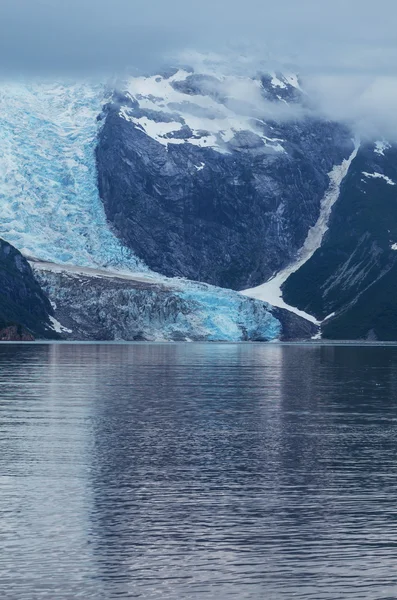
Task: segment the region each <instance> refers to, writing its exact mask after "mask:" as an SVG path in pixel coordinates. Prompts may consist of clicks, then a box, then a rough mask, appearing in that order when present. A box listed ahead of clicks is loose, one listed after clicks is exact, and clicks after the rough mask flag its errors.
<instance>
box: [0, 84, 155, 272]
mask: <svg viewBox="0 0 397 600" xmlns="http://www.w3.org/2000/svg"><path fill="white" fill-rule="evenodd" d="M105 99H106V87H105V86H104V85H102V84H99V83H75V82H73V83H54V82H37V81H36V82H29V83H26V82H2V83H1V85H0V237H1V238H3V239H5V240H6V241H7V242H9V243H11V244H13V245H14V246H15V247H17V248H18V249H19V250H20V251H21V252H22V253H23V254H24V255H26V256H31V257H35V258H39V259H42V260H49V261H53V262H58V263H63V264H67V263H69V264H78V265H86V266H92V267H95V266H102V267H106V266H109V267H119V268H126V269H133V270H137V269H138V270H145V266H144V265H143V263H142V262H141V261H139V260H138V259H137V258H136V257H135V256H134V254H133V252H132V251H131V250H129V249H127V248H126V247H124V246H123V245H122V244H121V242H120V241H119V240H118V239H117V237H116V236H115V235H114V234H113V233H112V231H111V230H110V228H109V224H108V222H107V221H106V217H105V212H104V208H103V204H102V201H101V199H100V197H99V193H98V186H97V174H96V163H95V146H96V142H97V135H98V128H99V126H100V123H99V121H98V115H99V114H100V112H101V110H102V107H103V104H104V102H105Z"/></svg>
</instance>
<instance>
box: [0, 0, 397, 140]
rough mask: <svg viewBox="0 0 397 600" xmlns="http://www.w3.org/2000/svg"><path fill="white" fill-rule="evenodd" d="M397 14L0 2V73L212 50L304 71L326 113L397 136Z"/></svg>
mask: <svg viewBox="0 0 397 600" xmlns="http://www.w3.org/2000/svg"><path fill="white" fill-rule="evenodd" d="M396 18H397V5H396V3H395V0H378V1H377V2H376V3H374V2H373V1H372V0H349V2H346V1H342V0H332V1H329V0H300V1H299V2H298V1H297V0H277V2H276V1H270V0H244V2H243V1H236V0H200V2H198V1H195V0H193V1H191V2H186V1H183V0H146V1H143V0H112V1H111V2H109V1H108V0H107V1H106V2H105V1H104V0H95V1H94V0H69V1H68V2H65V1H64V0H2V2H1V3H0V74H1V75H3V76H11V77H19V76H21V75H24V76H36V75H39V76H42V75H47V76H51V77H60V76H66V75H67V76H70V75H72V76H87V75H92V74H98V73H101V74H106V75H108V74H110V73H112V74H115V73H117V74H120V73H124V72H125V71H126V70H131V69H133V70H134V72H146V71H151V70H155V69H157V68H160V66H162V65H164V64H170V63H175V62H178V61H183V60H185V59H189V58H190V59H191V58H192V57H194V52H196V53H197V56H202V55H203V53H205V54H206V55H207V56H222V57H223V59H222V61H221V62H223V64H224V68H225V69H226V70H230V71H235V72H236V73H240V74H243V73H244V74H246V75H251V74H253V73H255V72H256V71H258V70H267V69H273V70H288V71H293V72H297V73H299V75H300V77H301V79H302V81H304V82H305V85H306V87H307V90H308V92H309V94H311V95H312V96H313V99H314V101H315V103H316V105H317V107H318V110H319V111H320V112H321V113H322V114H324V115H326V116H327V117H328V118H332V119H334V118H335V119H338V120H344V121H346V122H349V123H351V124H352V126H353V127H354V129H355V130H356V131H357V133H358V134H360V135H363V136H366V137H374V136H375V137H379V136H384V137H390V136H392V137H393V138H394V139H396V140H397V118H396V117H395V116H394V108H393V107H394V106H395V105H396V100H397V38H396V35H395V22H396ZM236 57H238V59H236Z"/></svg>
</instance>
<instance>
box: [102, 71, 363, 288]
mask: <svg viewBox="0 0 397 600" xmlns="http://www.w3.org/2000/svg"><path fill="white" fill-rule="evenodd" d="M281 83H282V86H283V87H276V88H275V87H274V86H272V85H271V78H270V79H269V78H266V77H263V78H262V80H261V83H260V85H261V86H262V88H261V90H262V92H261V93H262V95H263V99H264V101H266V102H268V103H270V102H271V103H273V104H274V106H275V107H276V108H277V110H280V106H281V107H282V106H286V104H285V103H286V102H287V101H290V102H293V103H298V102H299V100H300V92H299V91H298V90H297V89H296V88H293V86H291V85H289V84H288V83H286V82H285V83H283V82H281ZM172 87H173V89H176V91H177V93H178V94H179V96H178V102H177V103H175V102H171V103H168V104H167V103H166V102H165V101H164V99H161V98H160V99H159V98H156V97H153V96H146V101H147V102H150V105H151V106H153V105H156V103H157V105H158V110H154V109H153V108H151V109H150V110H149V109H148V108H147V107H146V108H145V104H144V102H142V99H141V97H140V96H139V95H136V96H134V97H132V96H131V95H129V94H126V95H124V96H122V95H120V94H118V95H117V96H115V98H114V101H113V102H112V103H110V104H109V105H108V106H107V107H106V110H105V113H104V119H103V127H102V129H101V132H100V136H99V141H98V147H97V167H98V182H99V190H100V195H101V197H102V199H103V202H104V206H105V210H106V215H107V218H108V219H109V221H110V223H111V224H112V226H113V227H114V230H115V232H116V233H117V234H118V236H119V237H120V238H121V239H122V241H123V242H124V243H125V244H126V245H127V246H129V247H130V248H131V249H132V250H133V251H134V252H135V253H136V254H137V256H139V257H140V258H141V259H143V260H144V261H145V263H146V264H147V265H148V266H149V267H150V268H151V269H153V270H155V271H158V272H160V273H163V274H165V275H168V276H183V277H187V278H188V279H192V280H197V281H204V282H208V283H211V284H214V285H218V286H222V287H228V288H232V289H235V290H239V289H240V290H241V289H246V288H250V287H254V286H255V285H258V284H260V283H263V282H264V281H266V280H267V279H268V278H269V277H270V276H271V275H272V274H273V273H274V272H275V271H277V270H279V269H281V268H282V267H283V266H285V265H286V264H288V263H289V262H290V261H291V260H292V259H293V257H294V255H295V254H296V252H297V250H298V249H299V248H300V247H301V246H302V244H303V242H304V240H305V238H306V235H307V232H308V229H309V228H310V227H311V226H312V225H314V223H315V222H316V220H317V218H318V216H319V211H320V203H321V200H322V198H323V196H324V193H325V191H326V189H327V187H328V184H329V179H328V172H329V171H330V170H331V169H332V167H333V166H334V165H335V164H339V163H341V162H342V160H343V159H344V158H346V157H348V156H349V155H350V154H351V151H352V148H353V144H352V141H351V139H350V134H349V132H348V131H347V130H346V129H345V128H344V127H342V126H340V125H338V124H335V123H330V122H326V121H319V120H315V119H312V118H309V117H306V118H303V119H300V120H299V121H295V122H291V121H289V122H288V123H286V122H282V121H279V122H276V121H275V120H273V121H267V122H264V121H263V120H261V119H259V116H258V114H257V111H256V113H255V111H254V110H253V109H252V107H251V108H250V110H251V111H252V119H253V121H255V127H254V128H253V129H251V130H244V128H243V129H241V130H240V131H237V132H235V133H234V135H232V136H231V138H230V139H228V140H227V141H225V136H223V138H222V135H221V134H222V132H221V133H220V134H219V135H218V134H217V141H218V143H219V148H218V149H214V148H213V147H204V146H205V141H206V136H207V137H208V136H209V132H208V131H205V127H209V124H212V123H214V122H216V120H217V119H219V115H217V114H215V113H216V112H217V111H218V112H219V111H222V110H223V111H224V112H225V110H227V111H229V112H230V111H231V110H232V108H235V107H233V106H232V104H231V101H230V99H228V101H227V102H228V104H227V107H226V108H225V102H226V100H225V95H224V89H223V87H222V85H220V83H219V82H217V81H214V78H208V77H204V76H200V75H195V74H191V75H189V76H188V77H186V78H185V79H183V80H182V81H180V80H177V81H175V82H173V83H172ZM200 94H201V96H199V95H200ZM181 97H182V100H183V98H185V101H182V100H181ZM198 97H200V98H202V97H204V98H206V99H209V101H211V102H212V105H210V107H209V108H208V107H207V105H205V106H206V108H205V111H207V112H206V113H205V111H204V113H205V114H204V113H203V112H201V113H200V111H203V110H204V109H203V106H201V105H200V106H199V100H198ZM170 104H171V106H170ZM241 105H242V102H241V101H239V110H240V112H241V111H245V112H244V114H245V115H246V114H248V113H249V109H248V108H247V107H243V108H242V106H241ZM165 108H167V111H168V112H167V115H165V116H164V114H163V113H164V111H165ZM235 110H237V108H235ZM193 113H195V114H194V115H193V117H192V114H193ZM228 114H229V113H228ZM233 114H234V113H233ZM126 115H127V116H126ZM170 115H172V117H171V116H170ZM187 115H188V116H187ZM190 117H191V118H193V119H194V121H189V118H190ZM170 119H171V121H174V122H175V123H176V127H177V126H178V127H177V129H176V131H174V132H169V131H168V130H167V131H168V133H165V134H164V136H163V139H164V140H166V139H174V140H178V141H179V142H181V143H169V144H168V146H167V145H166V144H164V143H160V142H159V141H158V139H155V138H153V137H151V136H150V135H148V134H147V131H146V130H145V129H144V126H143V125H142V123H151V124H158V122H161V123H165V124H166V125H169V121H170ZM145 120H146V121H145ZM197 120H198V121H199V122H201V121H200V120H202V122H203V129H202V130H201V129H197V128H196V130H193V129H192V127H191V126H189V125H188V123H191V122H196V123H197ZM253 121H252V122H253ZM247 123H248V125H247V127H249V126H250V125H249V123H250V121H247ZM212 135H213V134H212ZM184 136H185V138H186V139H183V137H184ZM203 140H204V141H203ZM280 145H281V146H282V147H281V148H280Z"/></svg>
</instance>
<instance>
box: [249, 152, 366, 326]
mask: <svg viewBox="0 0 397 600" xmlns="http://www.w3.org/2000/svg"><path fill="white" fill-rule="evenodd" d="M358 148H359V144H358V142H356V143H355V147H354V150H353V152H352V154H351V156H350V157H349V158H348V159H346V160H344V161H343V162H342V164H341V165H336V166H335V167H334V168H333V169H332V171H331V172H330V173H329V178H330V185H329V188H328V190H327V192H326V194H325V196H324V198H323V200H322V203H321V211H320V216H319V218H318V220H317V223H316V224H315V225H314V226H313V227H311V228H310V230H309V233H308V235H307V238H306V241H305V243H304V244H303V246H302V248H301V249H300V250H299V252H298V254H297V258H296V260H295V262H293V263H292V264H291V265H289V266H288V267H286V268H285V269H283V270H282V271H280V272H279V273H277V274H276V275H275V276H274V277H272V278H271V279H269V281H267V282H266V283H264V284H262V285H259V286H258V287H256V288H251V289H249V290H244V291H242V292H241V293H242V294H244V295H245V296H249V297H250V298H256V299H257V300H263V301H264V302H268V303H269V304H272V305H273V306H277V307H279V308H284V309H286V310H289V311H291V312H293V313H295V314H296V315H298V316H300V317H303V318H304V319H307V320H308V321H311V322H312V323H315V324H316V325H320V321H318V320H317V319H316V318H315V317H314V316H313V315H309V314H308V313H306V312H304V311H302V310H299V309H298V308H296V307H294V306H290V305H289V304H286V302H284V300H283V295H282V291H281V287H282V285H283V284H284V283H285V282H286V281H287V279H288V277H289V276H290V275H292V273H295V272H296V271H298V269H300V268H301V267H302V266H303V265H304V264H305V263H306V262H307V261H308V260H309V259H310V258H311V257H312V256H313V254H314V253H315V251H316V250H317V249H318V248H320V246H321V243H322V240H323V237H324V235H325V233H326V231H327V230H328V221H329V217H330V215H331V211H332V207H333V205H334V204H335V202H336V200H337V199H338V198H339V194H340V186H341V183H342V181H343V180H344V178H345V177H346V175H347V172H348V170H349V168H350V165H351V164H352V162H353V160H354V159H355V158H356V156H357V152H358Z"/></svg>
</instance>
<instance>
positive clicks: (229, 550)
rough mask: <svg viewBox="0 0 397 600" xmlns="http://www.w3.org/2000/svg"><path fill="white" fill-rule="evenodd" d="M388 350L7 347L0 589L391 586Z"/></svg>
mask: <svg viewBox="0 0 397 600" xmlns="http://www.w3.org/2000/svg"><path fill="white" fill-rule="evenodd" d="M396 432H397V347H371V346H366V347H357V346H352V347H346V346H315V345H311V346H310V345H307V346H282V345H260V344H254V345H249V344H246V345H221V344H175V345H159V344H157V345H156V344H153V345H151V344H148V345H145V344H142V345H139V344H136V345H79V344H76V345H26V346H23V345H10V346H4V345H3V346H0V550H1V552H0V596H1V598H2V599H12V600H24V599H29V600H36V599H38V600H41V599H47V598H49V599H51V600H54V599H56V600H63V599H68V600H71V599H75V598H84V599H100V600H102V599H106V600H109V599H113V598H145V599H146V598H169V599H173V600H179V599H184V600H185V599H193V598H194V599H198V598H208V599H215V598H216V599H228V598H238V599H246V598H247V599H248V598H249V599H251V598H252V599H261V598H268V599H275V600H279V599H280V600H284V599H285V600H286V599H290V598H291V597H294V598H302V599H303V598H304V599H305V600H310V599H313V600H322V599H332V600H334V599H342V598H343V599H345V598H349V599H350V598H353V599H358V598H360V599H375V598H389V599H390V598H396V597H397V437H396Z"/></svg>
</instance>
